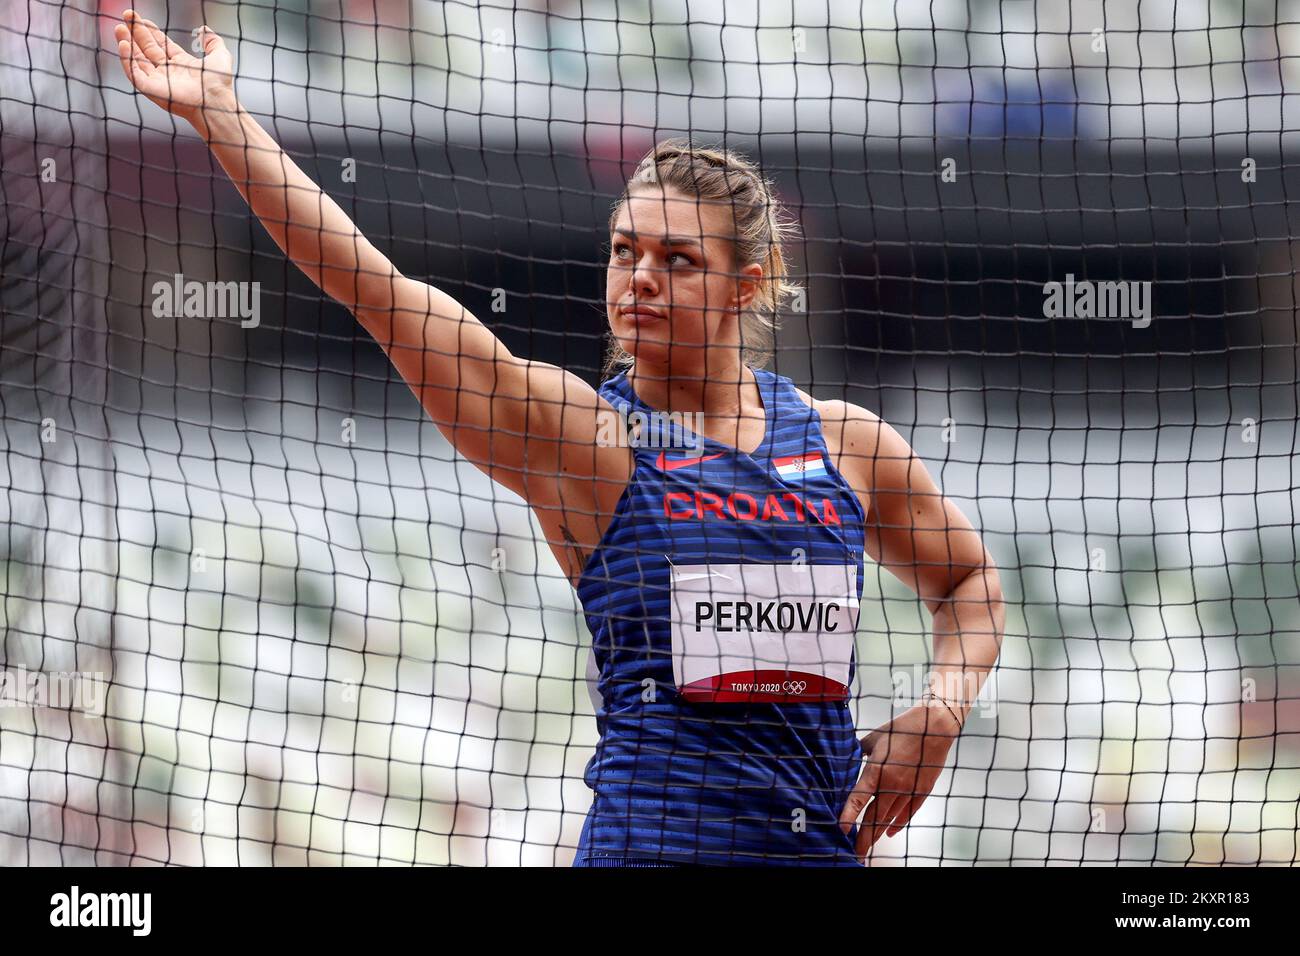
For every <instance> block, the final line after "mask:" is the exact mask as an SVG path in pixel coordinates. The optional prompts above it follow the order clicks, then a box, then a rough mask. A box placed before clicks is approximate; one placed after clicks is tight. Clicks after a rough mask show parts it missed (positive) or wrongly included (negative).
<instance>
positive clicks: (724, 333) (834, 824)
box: [116, 10, 1004, 866]
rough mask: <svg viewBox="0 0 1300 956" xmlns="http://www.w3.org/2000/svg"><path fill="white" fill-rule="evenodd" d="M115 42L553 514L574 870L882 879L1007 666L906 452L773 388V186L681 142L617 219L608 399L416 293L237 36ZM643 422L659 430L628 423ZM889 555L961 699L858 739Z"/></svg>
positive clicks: (300, 262)
mask: <svg viewBox="0 0 1300 956" xmlns="http://www.w3.org/2000/svg"><path fill="white" fill-rule="evenodd" d="M116 36H117V40H118V52H119V54H120V55H121V59H122V67H123V69H125V71H126V75H127V76H128V77H129V78H130V80H131V82H132V83H133V84H134V85H135V87H136V88H137V89H138V90H139V91H140V92H141V93H143V94H145V95H146V96H147V97H149V98H150V99H151V100H153V101H154V102H155V103H157V104H158V105H159V106H161V107H163V108H164V109H166V110H169V111H170V112H172V113H174V114H176V115H177V116H179V117H182V118H184V119H185V120H187V121H188V122H189V123H191V124H192V125H193V126H194V128H195V130H196V131H197V132H198V134H199V135H200V136H201V137H202V138H203V139H204V140H205V141H206V142H207V144H208V146H209V147H210V148H211V150H212V152H213V154H214V155H215V156H216V158H217V160H218V161H219V162H220V163H221V165H222V167H223V168H224V169H225V171H226V173H227V174H228V175H229V176H230V178H231V180H232V181H233V182H234V184H235V186H236V187H237V188H238V189H239V190H240V192H241V193H242V194H243V196H244V198H245V199H246V200H247V201H248V204H249V205H250V206H251V208H252V210H253V212H254V213H255V214H256V215H257V216H258V218H259V219H260V220H261V222H262V224H263V226H265V228H266V230H267V231H268V232H269V233H270V234H271V236H272V238H274V239H275V241H276V242H277V243H279V245H280V248H281V249H283V250H284V251H285V253H286V254H287V255H288V256H289V258H290V259H292V260H293V262H294V263H295V264H296V265H297V266H298V267H299V268H300V269H302V271H303V272H305V273H306V274H307V275H308V276H309V277H311V279H312V280H313V281H315V282H316V283H317V284H318V285H319V286H320V287H321V289H323V290H324V291H325V292H326V293H327V294H328V295H330V296H331V297H333V298H334V299H336V300H338V301H339V302H341V303H343V304H344V305H346V306H347V307H348V308H349V309H350V310H351V311H352V313H353V314H354V315H355V316H356V318H357V320H358V321H359V322H360V323H361V324H362V325H363V326H364V327H365V329H366V330H367V331H368V332H369V333H370V334H371V335H372V336H374V338H375V340H376V341H377V342H378V343H379V344H380V345H381V346H382V347H383V348H384V350H385V351H386V353H387V354H388V356H389V358H390V359H391V360H392V362H393V365H394V366H395V367H396V368H397V370H398V372H399V373H400V374H401V375H402V377H403V379H404V380H405V381H406V382H407V384H408V385H409V386H410V387H411V389H412V391H413V392H414V393H415V395H416V396H417V398H418V399H419V400H420V402H421V404H422V405H423V407H424V409H425V411H426V412H427V413H428V415H429V416H430V417H431V418H432V419H433V421H434V422H435V423H436V424H437V426H438V428H439V429H440V430H441V431H442V433H443V434H444V435H445V436H446V437H447V439H448V440H449V441H450V442H451V443H452V445H454V447H455V448H456V450H457V452H459V453H460V454H461V455H462V456H464V457H465V458H467V459H469V460H470V461H472V462H473V463H474V464H475V465H477V466H478V467H479V468H480V469H482V470H483V471H484V472H485V473H486V474H488V475H489V476H490V477H491V478H493V479H494V480H495V481H497V482H500V483H501V484H502V485H504V486H506V487H507V488H509V489H511V490H512V491H515V492H517V493H518V494H519V495H521V496H522V497H523V498H524V499H525V500H526V501H527V502H528V504H529V506H530V507H531V508H532V510H533V511H534V513H535V514H536V515H537V519H538V521H539V522H540V524H541V527H542V530H543V532H544V534H545V537H546V540H547V542H548V544H549V545H550V547H551V549H552V550H553V552H554V553H555V557H556V558H557V560H558V561H559V562H560V566H561V567H562V568H563V569H564V571H565V573H566V574H567V575H568V577H569V580H570V581H571V582H572V583H573V585H574V587H575V588H576V589H577V594H578V597H579V600H580V601H581V603H582V605H583V609H584V611H585V614H586V619H587V623H588V625H589V627H590V629H591V632H592V638H593V650H594V657H595V659H596V662H597V664H598V669H599V683H598V686H599V690H600V696H601V705H600V707H599V709H598V713H597V722H598V725H599V729H600V742H599V744H598V745H597V747H596V751H595V754H594V756H593V757H592V759H591V762H590V763H589V765H588V767H587V772H586V781H587V783H588V785H589V786H590V787H591V788H592V790H593V791H594V799H593V804H592V807H591V810H590V812H589V814H588V816H587V819H586V824H585V826H584V827H583V831H582V836H581V838H580V841H579V846H578V851H577V857H576V859H575V861H574V862H575V865H579V866H591V865H605V866H608V865H656V864H660V865H662V864H665V863H667V864H674V863H697V864H762V863H766V864H790V863H813V864H849V865H857V864H858V863H860V862H865V859H866V855H867V853H868V851H869V850H870V848H871V846H872V845H873V844H874V843H875V842H876V841H877V840H878V839H879V838H880V837H881V836H882V835H885V834H888V835H891V836H892V835H893V834H895V833H897V832H898V831H899V830H900V829H902V827H904V826H905V825H906V824H907V822H908V821H909V820H910V819H911V818H912V817H913V815H914V814H915V813H916V811H917V808H918V807H919V806H920V805H921V804H922V802H923V801H924V800H925V798H926V796H927V795H928V794H929V793H930V791H931V789H932V788H933V786H934V784H935V781H936V780H937V779H938V777H939V774H940V772H941V771H942V769H943V766H944V763H945V760H946V758H947V755H948V751H949V748H950V747H951V746H952V744H953V741H954V740H955V739H956V737H957V735H958V733H959V732H960V729H961V725H962V722H963V721H964V720H965V718H966V715H967V713H968V712H969V710H970V708H971V706H972V704H973V702H974V698H975V694H976V693H977V692H978V690H979V688H980V686H981V685H982V684H983V681H984V679H985V677H986V676H987V673H988V671H989V669H990V668H991V667H992V665H993V664H994V662H995V661H996V658H997V655H998V650H999V647H1000V643H1001V632H1002V627H1003V619H1004V612H1003V607H1002V599H1001V593H1000V586H999V582H998V575H997V571H996V569H995V567H994V565H993V562H992V560H991V558H990V556H989V554H988V552H987V551H986V550H985V548H984V545H983V543H982V542H981V539H980V537H979V535H978V534H977V533H976V532H975V531H974V530H973V529H972V527H971V525H970V523H969V522H968V521H967V520H966V519H965V517H964V516H963V515H962V514H961V512H960V511H959V510H958V509H957V508H956V507H955V506H954V505H953V504H952V503H951V502H949V501H948V500H947V499H945V498H944V496H943V495H942V494H941V493H940V492H939V490H938V488H937V487H936V486H935V483H934V481H933V480H932V479H931V477H930V476H929V474H928V473H927V472H926V469H925V467H924V466H923V465H922V464H921V462H920V461H919V460H918V459H917V458H916V456H915V455H914V454H913V452H912V449H911V448H910V447H909V446H908V444H907V443H906V442H905V441H904V440H903V438H902V437H901V436H900V435H899V434H898V433H897V432H896V431H895V430H894V429H892V428H890V427H889V426H888V425H886V424H885V423H883V422H882V421H880V419H879V418H877V417H876V416H875V415H873V414H872V413H871V412H868V411H866V410H865V409H862V408H859V407H857V406H855V405H851V404H848V403H846V402H842V401H820V400H817V399H814V398H812V397H811V396H809V395H807V394H806V393H804V392H802V391H800V390H799V389H797V388H795V387H794V385H793V384H792V383H791V382H790V380H789V379H788V378H785V377H784V376H780V375H777V374H774V373H772V372H769V371H766V370H764V369H763V368H762V365H763V360H764V359H765V357H766V356H765V355H764V350H765V347H767V346H770V336H771V332H772V329H773V328H774V322H775V315H776V313H777V311H778V309H779V307H780V306H781V304H782V300H783V299H784V297H785V296H786V295H787V294H789V293H790V292H791V291H792V288H793V287H792V286H791V285H790V284H789V283H788V282H787V281H786V278H785V254H784V249H783V247H782V242H783V240H784V238H785V237H786V234H787V232H788V226H787V224H786V222H785V220H784V219H783V218H782V214H781V211H780V209H779V207H778V206H777V204H776V202H775V201H774V199H773V196H772V192H771V189H770V187H769V185H768V184H767V182H766V181H765V180H764V179H763V177H762V176H761V174H760V173H759V172H758V170H756V169H755V167H753V166H752V165H750V164H749V163H748V162H746V161H745V160H743V159H742V158H740V157H738V156H737V155H735V154H734V153H732V152H730V151H727V150H710V149H702V148H696V147H692V146H690V145H689V144H684V143H663V144H660V145H658V146H656V147H655V149H653V150H652V151H651V152H650V153H649V155H647V156H646V157H645V159H644V160H643V161H642V162H641V164H640V166H639V168H638V170H637V172H636V174H635V175H634V176H633V177H632V180H631V181H630V182H629V183H628V186H627V188H626V190H625V191H624V193H623V195H622V196H621V197H620V198H619V200H618V202H617V203H616V204H615V207H614V211H613V215H612V217H611V220H610V242H611V251H610V259H609V268H608V278H607V287H606V311H607V314H608V319H609V325H610V331H611V337H612V339H613V341H614V342H615V343H617V344H616V345H615V346H613V348H614V361H613V363H612V364H613V366H614V369H615V370H616V371H617V374H615V375H614V376H613V377H611V378H608V379H607V380H606V381H605V383H604V384H603V385H602V386H601V387H600V389H599V391H596V390H593V389H592V388H591V387H590V386H588V385H587V384H586V383H585V382H584V381H583V380H582V379H580V378H578V377H577V376H576V375H573V374H571V373H569V372H566V371H564V370H562V369H559V368H556V367H554V366H551V365H545V364H542V363H539V362H532V361H529V360H527V359H524V358H518V357H516V356H514V355H512V354H511V353H510V351H509V350H508V349H507V348H506V347H505V346H504V345H503V344H502V343H501V342H500V341H498V340H497V338H496V337H495V336H493V334H492V333H491V332H490V331H489V330H488V329H487V328H486V327H485V326H484V325H482V324H481V323H480V322H479V320H478V319H476V318H475V317H474V316H473V315H471V314H470V313H469V312H468V311H467V310H466V309H465V308H464V307H463V306H462V305H461V304H460V303H459V302H456V301H455V300H453V299H452V298H450V297H449V296H448V295H446V294H445V293H443V292H442V291H440V290H438V289H436V288H434V287H433V286H430V285H427V284H425V283H423V282H420V281H419V280H417V279H413V278H408V277H407V276H404V275H402V274H401V273H399V272H398V271H397V270H396V269H395V268H394V267H393V264H392V263H391V262H390V261H389V260H388V259H387V257H385V256H384V254H383V253H382V252H380V251H379V250H378V249H376V248H375V247H374V246H373V245H372V244H371V243H370V242H369V241H367V239H366V238H365V236H363V235H361V234H360V232H358V231H357V229H356V227H355V226H354V225H353V223H352V222H351V221H350V220H349V219H348V217H347V216H346V215H345V214H344V213H343V211H342V210H341V209H340V208H339V207H338V206H337V205H336V204H335V203H334V201H333V200H332V199H330V197H329V196H327V195H325V193H323V192H322V191H321V190H320V189H319V188H318V187H317V186H316V185H315V183H313V182H312V181H311V180H310V179H309V178H308V177H307V176H306V175H305V174H304V173H303V172H302V171H301V170H300V169H299V168H298V167H297V166H296V165H295V164H294V163H293V161H292V160H291V159H290V158H289V157H288V156H287V155H286V154H285V153H284V152H283V151H282V150H281V149H280V147H279V146H278V145H277V144H276V143H275V141H274V140H273V139H272V138H271V137H270V135H268V134H267V133H266V131H265V130H263V129H262V127H261V126H259V125H258V123H257V122H256V120H254V119H253V117H252V116H251V115H249V113H247V112H246V111H245V110H244V109H243V108H242V107H241V106H240V104H239V101H238V100H237V99H236V96H235V92H234V84H233V79H232V74H233V70H232V67H233V62H232V58H231V55H230V52H229V51H228V50H227V49H226V46H225V44H224V42H223V41H222V40H221V38H220V37H218V36H217V35H216V34H215V33H213V32H211V31H210V30H208V29H207V28H206V27H205V28H203V30H202V31H201V33H200V35H199V39H200V41H201V43H202V48H203V50H204V55H203V56H202V57H196V56H192V55H191V54H190V53H188V52H187V51H186V50H184V49H183V48H182V47H181V46H179V45H178V44H176V43H174V42H172V41H171V40H169V39H168V38H167V37H166V35H165V34H164V33H163V32H162V31H161V30H160V29H159V28H158V27H157V26H155V25H154V24H153V23H151V22H149V21H148V20H144V19H142V18H141V17H139V16H138V15H137V14H136V13H135V12H134V11H130V10H128V11H126V12H125V14H124V15H123V22H122V23H121V24H119V25H118V26H117V27H116ZM637 413H640V414H637ZM634 421H635V422H638V423H640V424H642V425H644V424H645V423H647V422H649V423H651V424H652V427H650V428H640V429H636V428H634V429H632V430H631V432H630V433H628V432H623V431H622V429H621V425H620V427H619V428H615V429H611V428H610V427H609V426H610V423H611V422H617V423H622V424H627V423H631V422H634ZM683 422H689V423H690V427H686V426H685V425H683V424H682V423H683ZM611 435H612V436H613V438H614V439H615V440H611ZM864 555H870V556H871V558H872V559H873V560H875V561H877V562H878V563H880V564H881V565H883V566H884V567H886V568H888V569H889V570H890V571H891V572H892V573H894V574H895V575H897V576H898V577H899V578H901V579H902V580H903V581H905V582H906V583H907V584H908V585H909V586H911V588H912V589H914V590H915V591H916V593H917V594H918V595H919V597H920V599H921V600H922V601H924V603H925V605H926V606H927V607H928V608H929V610H930V612H931V614H932V615H933V621H934V653H933V656H934V663H933V666H932V670H931V673H932V675H933V677H934V683H932V685H931V687H930V689H929V690H928V691H927V692H926V694H925V695H924V696H923V697H922V699H921V702H920V703H918V704H917V705H916V706H914V707H912V708H911V709H909V710H907V711H905V712H903V713H901V714H900V715H899V716H897V717H895V718H894V719H892V720H890V721H889V722H888V723H886V724H884V725H883V726H881V727H878V728H876V729H875V730H873V731H871V732H870V733H869V734H867V735H866V736H865V737H864V738H862V740H861V741H859V739H858V737H857V733H856V730H855V728H854V725H853V718H852V714H851V711H850V707H849V701H848V698H849V685H850V682H851V675H852V672H853V668H854V656H853V649H854V629H855V627H856V622H857V612H858V600H859V596H860V593H861V586H862V576H863V561H864ZM864 758H865V759H866V763H865V765H864V763H863V760H864ZM864 811H865V812H864ZM859 818H861V819H859Z"/></svg>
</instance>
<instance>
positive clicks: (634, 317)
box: [618, 305, 664, 325]
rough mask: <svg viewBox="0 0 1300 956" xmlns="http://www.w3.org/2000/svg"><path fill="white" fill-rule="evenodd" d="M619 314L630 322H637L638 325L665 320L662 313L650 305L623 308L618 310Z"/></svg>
mask: <svg viewBox="0 0 1300 956" xmlns="http://www.w3.org/2000/svg"><path fill="white" fill-rule="evenodd" d="M618 314H619V315H620V316H622V317H623V318H625V319H627V320H628V321H629V322H635V323H637V324H638V325H640V324H642V323H646V322H657V321H661V320H662V319H663V318H664V314H663V313H662V312H660V311H659V310H658V309H656V308H653V307H651V306H648V305H629V306H623V307H622V308H620V309H619V310H618Z"/></svg>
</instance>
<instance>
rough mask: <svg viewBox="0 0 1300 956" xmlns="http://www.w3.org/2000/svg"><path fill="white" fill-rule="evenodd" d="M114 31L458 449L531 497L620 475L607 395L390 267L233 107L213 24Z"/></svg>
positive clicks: (165, 100)
mask: <svg viewBox="0 0 1300 956" xmlns="http://www.w3.org/2000/svg"><path fill="white" fill-rule="evenodd" d="M116 37H117V40H118V54H119V56H120V57H121V59H122V68H123V69H124V70H125V71H126V75H127V77H128V78H129V79H130V80H131V82H132V84H133V85H134V86H135V87H136V88H137V89H138V90H140V92H142V93H144V94H145V95H146V96H148V97H149V99H151V100H153V101H154V102H155V103H157V104H158V105H159V106H161V107H163V108H164V109H166V110H168V111H169V112H171V113H174V114H175V115H177V116H180V117H182V118H183V119H185V120H187V121H188V122H190V123H191V124H192V125H193V126H194V128H195V130H196V131H197V132H198V133H199V135H200V136H202V137H203V139H204V141H205V142H206V143H207V144H208V146H209V147H210V148H211V150H212V153H213V155H214V156H215V157H216V158H217V161H218V162H219V163H220V164H221V167H222V168H223V169H224V170H225V171H226V173H227V174H228V175H229V176H230V179H231V181H232V182H233V183H234V184H235V187H236V188H237V189H238V190H239V191H240V193H241V194H242V195H243V196H244V198H245V199H246V200H247V201H248V204H249V207H250V208H251V209H252V210H253V213H254V214H255V215H256V216H257V217H258V219H259V220H261V222H262V225H263V226H264V227H265V228H266V231H267V232H268V233H270V235H271V238H273V239H274V240H275V241H276V243H277V244H278V245H279V246H280V248H281V249H283V250H284V252H285V254H286V255H287V256H288V257H289V258H290V259H292V260H293V262H294V264H295V265H296V266H298V268H299V269H301V270H302V271H303V272H304V273H306V275H307V276H308V277H310V278H311V279H312V281H313V282H315V283H316V284H317V285H318V286H320V288H321V289H322V290H324V291H325V292H326V293H327V294H328V295H329V296H330V297H331V298H333V299H335V300H337V301H339V302H341V303H343V305H345V306H347V308H348V309H349V310H350V311H351V312H352V313H353V314H354V315H355V316H356V317H357V319H358V321H360V322H361V324H362V325H363V326H364V327H365V329H366V331H368V332H369V333H370V334H371V335H372V336H374V338H375V340H376V341H378V342H379V344H380V345H381V346H382V347H383V348H384V350H385V352H387V354H388V356H389V358H390V359H391V360H392V362H393V365H394V366H395V367H396V368H397V370H398V372H399V373H400V374H401V376H402V378H403V379H404V380H405V381H406V383H407V384H408V385H409V386H410V387H411V390H412V391H413V392H414V393H415V394H416V396H417V397H418V398H419V400H420V403H421V404H422V405H423V406H424V409H425V411H426V412H427V413H428V414H429V416H430V418H432V419H433V421H434V422H435V423H436V424H437V425H438V427H439V429H440V430H441V431H442V432H443V434H445V435H446V436H447V438H448V440H449V441H451V443H452V444H453V445H454V446H455V448H456V450H457V451H458V452H460V454H462V455H463V456H464V457H466V458H467V459H469V460H470V461H472V462H473V463H474V464H476V465H478V466H479V467H480V468H481V469H482V470H483V471H485V472H486V473H487V474H488V475H489V476H491V477H492V478H493V479H495V480H497V481H499V482H501V483H502V484H504V485H505V486H506V487H508V488H510V489H512V490H514V491H516V492H518V493H519V494H520V495H522V496H523V497H524V498H525V500H527V501H529V503H530V504H534V505H542V506H547V505H557V504H559V503H560V502H561V501H562V500H564V499H565V498H566V497H569V498H572V497H573V496H574V493H575V490H576V491H577V497H578V498H582V497H584V496H583V495H582V493H581V492H582V485H581V479H584V478H588V479H589V478H594V477H596V476H598V475H603V476H606V477H612V478H613V479H614V484H617V483H618V479H619V478H620V477H621V478H622V479H623V480H625V479H626V475H627V474H628V473H630V455H629V454H628V452H627V450H626V449H620V448H617V447H613V448H602V447H600V446H598V445H597V443H596V441H595V439H596V435H597V430H598V425H599V415H600V413H602V412H603V413H607V414H608V413H612V410H611V409H610V408H609V406H608V404H607V403H605V402H604V401H603V400H602V399H601V398H599V396H597V395H596V393H595V391H594V390H593V389H592V388H591V387H590V386H589V385H587V384H586V383H585V382H584V381H582V380H581V379H580V378H578V377H577V376H575V375H573V374H571V373H568V372H565V371H563V370H562V369H559V368H556V367H555V366H552V365H546V364H543V363H538V362H530V361H526V360H523V359H519V358H516V357H515V356H514V355H512V354H511V353H510V350H509V349H507V348H506V347H505V345H504V344H503V343H502V342H501V341H500V340H499V339H498V338H497V337H496V336H495V335H493V334H492V332H491V331H490V330H489V329H488V328H487V327H486V326H485V325H483V324H482V323H481V322H480V321H479V320H478V319H477V318H475V317H474V316H473V315H472V314H471V313H470V312H469V311H468V310H467V309H465V308H464V307H463V306H462V305H461V304H460V303H459V302H457V301H456V300H455V299H453V298H452V297H451V296H449V295H447V294H446V293H444V292H442V291H441V290H440V289H437V288H434V287H433V286H431V285H428V284H426V283H424V282H419V281H417V280H415V279H410V278H407V277H406V276H403V275H402V274H401V273H400V272H398V271H397V269H396V268H394V266H393V264H392V262H390V261H389V259H388V257H387V256H385V255H384V254H383V253H382V252H381V251H379V250H378V249H376V248H375V246H374V245H373V244H372V243H371V242H370V241H369V240H368V239H367V238H366V237H365V236H363V235H362V234H361V233H360V232H359V231H358V230H357V228H356V226H355V225H354V224H353V222H352V220H351V219H350V218H349V217H348V216H347V214H346V213H344V211H343V210H342V209H341V208H340V207H339V205H338V204H337V203H336V202H334V200H333V199H331V198H330V197H329V196H328V195H326V194H325V193H324V192H323V191H322V190H321V189H320V187H319V186H317V185H316V184H315V183H314V182H312V180H311V179H310V177H308V176H307V175H306V174H305V173H304V172H303V171H302V170H301V169H299V168H298V165H297V164H296V163H295V162H294V161H293V160H292V159H290V158H289V156H288V155H287V154H286V153H285V152H284V150H282V149H281V148H280V146H279V145H278V144H277V143H276V142H275V140H274V139H272V138H271V136H270V134H269V133H267V132H266V130H264V129H263V128H262V127H261V125H260V124H259V123H258V122H257V120H255V119H254V118H253V116H252V115H251V114H249V113H248V112H247V111H246V110H245V109H244V108H243V107H242V106H241V105H240V103H239V101H238V99H237V98H236V96H235V92H234V83H233V59H232V57H231V54H230V51H229V50H228V49H227V48H226V45H225V43H224V41H223V40H222V39H221V38H220V37H219V36H217V34H215V33H213V32H212V31H211V30H209V29H208V28H207V27H204V28H203V29H202V31H201V32H200V34H199V39H200V41H201V42H202V45H203V49H204V56H202V57H196V56H192V55H190V54H189V53H188V52H187V51H186V50H185V49H184V48H183V47H181V46H180V45H179V44H177V43H175V42H173V41H172V40H171V39H169V38H168V37H167V36H166V34H164V33H163V31H162V30H161V29H159V28H158V27H157V26H156V25H155V24H153V23H152V22H150V21H148V20H145V19H143V18H141V17H140V16H139V15H138V14H136V13H135V11H133V10H128V11H126V12H125V13H124V14H123V23H122V24H120V25H118V27H117V28H116ZM525 464H526V466H527V467H525ZM574 479H577V485H576V487H575V481H574ZM611 494H612V493H605V494H601V493H600V492H597V496H598V497H600V498H605V497H610V496H611ZM573 503H574V502H572V501H570V504H573Z"/></svg>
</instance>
